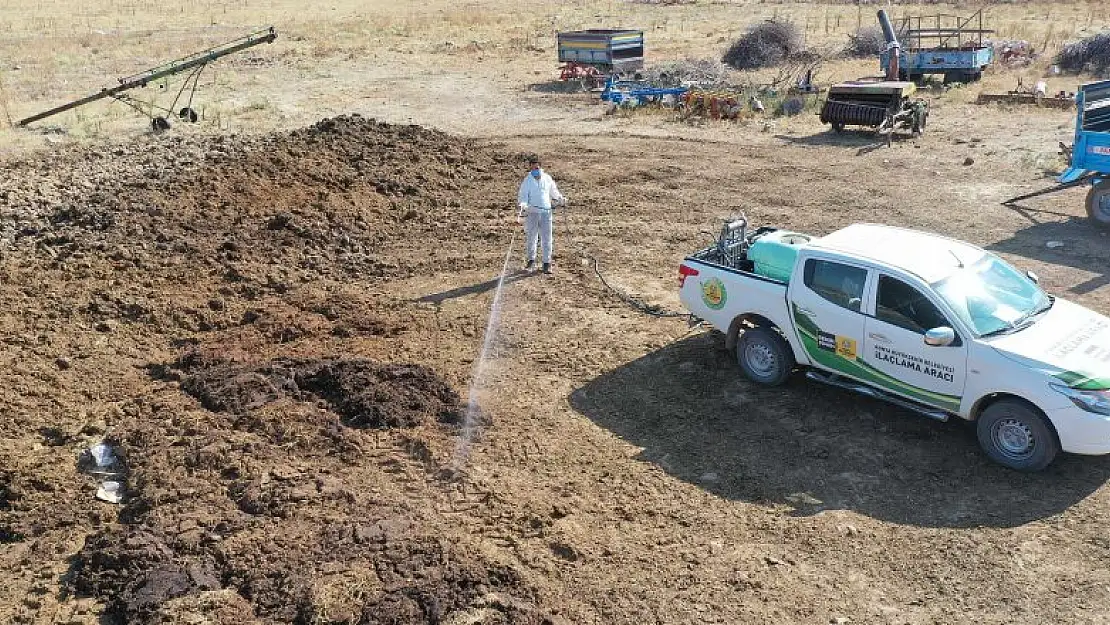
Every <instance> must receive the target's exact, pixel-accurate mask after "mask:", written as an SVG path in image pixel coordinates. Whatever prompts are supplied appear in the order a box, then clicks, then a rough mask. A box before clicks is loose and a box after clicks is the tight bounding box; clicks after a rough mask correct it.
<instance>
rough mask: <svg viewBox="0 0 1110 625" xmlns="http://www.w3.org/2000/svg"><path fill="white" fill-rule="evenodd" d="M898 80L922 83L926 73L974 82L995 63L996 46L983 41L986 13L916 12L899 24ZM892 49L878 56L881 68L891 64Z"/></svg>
mask: <svg viewBox="0 0 1110 625" xmlns="http://www.w3.org/2000/svg"><path fill="white" fill-rule="evenodd" d="M897 30H898V36H899V39H900V40H901V43H902V45H901V47H900V48H899V51H898V56H899V59H898V67H899V70H898V72H899V73H898V79H899V80H912V81H915V82H919V81H921V80H923V79H924V77H925V75H926V74H943V75H944V82H946V83H948V82H974V81H976V80H979V79H980V78H981V77H982V76H983V70H984V69H986V68H987V67H988V66H989V65H990V64H991V63H993V62H994V48H992V47H991V46H989V45H986V44H985V43H983V35H985V34H990V33H993V32H994V31H993V30H988V29H984V28H983V12H982V11H981V10H980V11H976V12H975V13H974V14H973V15H971V16H970V17H966V18H963V17H960V16H958V15H944V14H937V15H914V16H906V17H903V18H902V20H901V21H900V22H899V24H898V29H897ZM892 53H893V52H892V49H891V48H889V47H888V48H887V49H886V50H884V51H883V52H882V54H880V55H879V65H880V66H881V67H882V68H884V69H885V68H887V67H889V66H890V56H891V54H892Z"/></svg>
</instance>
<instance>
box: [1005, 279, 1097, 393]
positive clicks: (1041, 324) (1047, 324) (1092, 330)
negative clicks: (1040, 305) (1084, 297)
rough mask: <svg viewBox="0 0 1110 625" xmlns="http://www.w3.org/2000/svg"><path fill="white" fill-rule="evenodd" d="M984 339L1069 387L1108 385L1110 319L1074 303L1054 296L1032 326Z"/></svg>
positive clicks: (1009, 356)
mask: <svg viewBox="0 0 1110 625" xmlns="http://www.w3.org/2000/svg"><path fill="white" fill-rule="evenodd" d="M985 341H986V342H987V343H988V344H989V345H990V346H991V347H993V348H994V349H995V350H997V351H998V352H999V353H1000V354H1002V355H1003V356H1005V357H1006V358H1009V359H1011V360H1014V361H1016V362H1019V363H1021V364H1023V365H1025V366H1027V367H1030V368H1033V369H1037V370H1039V371H1043V372H1044V373H1046V374H1048V375H1050V376H1052V377H1055V378H1057V379H1058V380H1060V381H1061V382H1062V383H1064V384H1066V385H1068V386H1070V387H1072V388H1078V389H1085V390H1097V389H1108V388H1110V319H1108V318H1106V317H1104V316H1103V315H1100V314H1098V313H1096V312H1094V311H1092V310H1088V309H1086V308H1084V307H1082V306H1079V305H1077V304H1072V303H1071V302H1068V301H1065V300H1062V299H1059V298H1057V299H1056V301H1055V303H1054V304H1053V306H1052V309H1051V310H1049V311H1048V312H1047V313H1045V314H1043V315H1041V317H1040V319H1038V320H1037V322H1036V323H1034V324H1033V325H1031V326H1029V327H1027V328H1025V329H1024V330H1019V331H1018V332H1014V333H1013V334H1006V335H1002V336H998V337H994V338H988V339H985Z"/></svg>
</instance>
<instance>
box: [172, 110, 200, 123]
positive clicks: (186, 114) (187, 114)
mask: <svg viewBox="0 0 1110 625" xmlns="http://www.w3.org/2000/svg"><path fill="white" fill-rule="evenodd" d="M177 116H178V117H180V118H181V119H183V120H185V121H187V122H189V123H190V124H195V123H196V122H197V120H198V119H200V116H199V115H197V112H196V111H194V110H193V109H191V108H189V107H187V106H186V107H185V108H183V109H181V110H180V111H178V113H177Z"/></svg>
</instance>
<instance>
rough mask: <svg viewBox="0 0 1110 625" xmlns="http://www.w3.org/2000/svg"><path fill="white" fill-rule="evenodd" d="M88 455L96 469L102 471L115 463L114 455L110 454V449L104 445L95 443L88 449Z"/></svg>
mask: <svg viewBox="0 0 1110 625" xmlns="http://www.w3.org/2000/svg"><path fill="white" fill-rule="evenodd" d="M89 455H91V456H92V459H93V462H95V463H96V467H97V468H98V469H104V468H106V467H110V466H112V465H113V464H115V463H116V455H115V454H114V453H112V448H111V447H109V446H108V445H105V444H104V443H97V444H95V445H93V446H92V447H89Z"/></svg>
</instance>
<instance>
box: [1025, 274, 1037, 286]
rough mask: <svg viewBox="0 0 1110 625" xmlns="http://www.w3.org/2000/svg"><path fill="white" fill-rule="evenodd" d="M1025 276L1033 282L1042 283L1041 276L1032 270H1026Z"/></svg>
mask: <svg viewBox="0 0 1110 625" xmlns="http://www.w3.org/2000/svg"><path fill="white" fill-rule="evenodd" d="M1025 277H1026V278H1029V279H1030V280H1032V281H1033V284H1040V283H1041V277H1040V276H1038V275H1037V274H1035V273H1033V272H1032V271H1026V272H1025Z"/></svg>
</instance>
